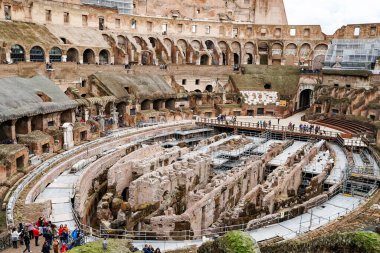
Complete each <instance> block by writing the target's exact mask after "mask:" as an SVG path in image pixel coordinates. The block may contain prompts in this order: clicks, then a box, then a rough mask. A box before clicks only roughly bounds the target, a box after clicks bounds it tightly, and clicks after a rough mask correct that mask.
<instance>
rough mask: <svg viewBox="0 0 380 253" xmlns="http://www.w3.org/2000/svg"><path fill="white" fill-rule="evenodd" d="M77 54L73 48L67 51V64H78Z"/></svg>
mask: <svg viewBox="0 0 380 253" xmlns="http://www.w3.org/2000/svg"><path fill="white" fill-rule="evenodd" d="M78 56H79V53H78V50H76V49H75V48H70V49H69V50H67V60H66V61H67V62H79V57H78Z"/></svg>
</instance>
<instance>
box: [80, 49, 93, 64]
mask: <svg viewBox="0 0 380 253" xmlns="http://www.w3.org/2000/svg"><path fill="white" fill-rule="evenodd" d="M83 63H84V64H94V63H95V53H94V51H92V50H91V49H86V50H84V52H83Z"/></svg>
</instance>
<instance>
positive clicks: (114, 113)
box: [111, 105, 119, 129]
mask: <svg viewBox="0 0 380 253" xmlns="http://www.w3.org/2000/svg"><path fill="white" fill-rule="evenodd" d="M111 115H112V119H113V124H112V128H113V129H116V128H117V127H118V125H119V113H118V112H117V111H116V107H115V105H112V109H111Z"/></svg>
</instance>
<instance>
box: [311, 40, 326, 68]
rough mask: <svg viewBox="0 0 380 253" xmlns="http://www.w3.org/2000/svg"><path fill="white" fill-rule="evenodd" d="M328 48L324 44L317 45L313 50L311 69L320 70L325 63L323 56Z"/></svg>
mask: <svg viewBox="0 0 380 253" xmlns="http://www.w3.org/2000/svg"><path fill="white" fill-rule="evenodd" d="M327 49H328V46H327V45H326V44H318V45H317V46H315V48H314V58H313V66H312V67H313V69H314V70H315V69H322V68H323V65H324V62H325V55H326V53H327Z"/></svg>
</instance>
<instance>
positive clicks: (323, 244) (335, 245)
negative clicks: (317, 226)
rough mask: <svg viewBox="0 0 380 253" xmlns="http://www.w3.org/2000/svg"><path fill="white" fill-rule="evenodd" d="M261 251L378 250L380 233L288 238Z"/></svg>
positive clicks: (358, 252)
mask: <svg viewBox="0 0 380 253" xmlns="http://www.w3.org/2000/svg"><path fill="white" fill-rule="evenodd" d="M261 252H262V253H283V252H289V253H303V252H308V253H319V252H350V253H378V252H380V235H379V234H376V233H374V232H363V231H361V232H352V233H336V234H331V235H326V236H323V237H319V238H316V239H312V240H305V241H299V240H290V241H286V242H283V243H277V244H272V245H268V246H264V247H262V248H261Z"/></svg>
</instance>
